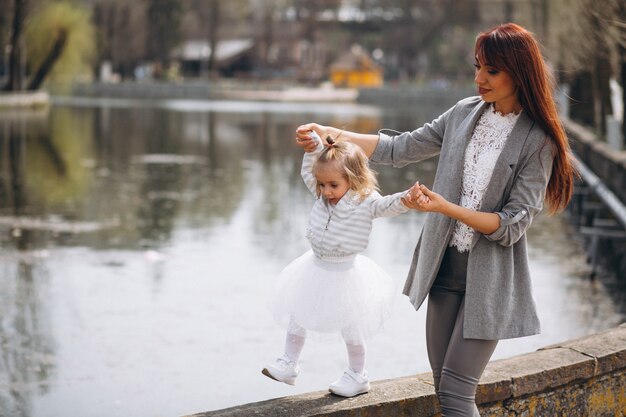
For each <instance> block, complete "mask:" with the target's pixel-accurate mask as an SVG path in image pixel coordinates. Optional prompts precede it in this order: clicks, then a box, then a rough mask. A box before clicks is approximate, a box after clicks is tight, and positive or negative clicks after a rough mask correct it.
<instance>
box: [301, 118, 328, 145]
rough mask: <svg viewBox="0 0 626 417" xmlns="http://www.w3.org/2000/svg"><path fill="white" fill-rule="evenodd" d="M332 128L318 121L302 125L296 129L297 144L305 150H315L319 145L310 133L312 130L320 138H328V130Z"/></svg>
mask: <svg viewBox="0 0 626 417" xmlns="http://www.w3.org/2000/svg"><path fill="white" fill-rule="evenodd" d="M330 130H331V128H329V127H327V126H322V125H318V124H317V123H307V124H304V125H301V126H299V127H298V128H297V129H296V145H298V146H299V147H301V148H302V149H304V150H305V152H313V151H314V150H315V148H316V147H317V144H316V143H315V141H314V140H313V138H311V136H310V135H309V134H310V133H311V131H314V132H315V133H317V134H318V136H319V137H320V138H326V137H327V136H328V135H329V133H328V132H329V131H330ZM322 140H325V139H322Z"/></svg>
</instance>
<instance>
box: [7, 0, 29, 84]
mask: <svg viewBox="0 0 626 417" xmlns="http://www.w3.org/2000/svg"><path fill="white" fill-rule="evenodd" d="M27 8H28V1H27V0H14V1H13V19H12V21H11V38H10V42H9V48H10V52H9V62H8V64H9V79H8V81H7V84H6V86H5V90H7V91H17V90H20V89H21V88H22V78H23V77H22V75H23V74H22V59H23V56H22V34H23V31H24V20H25V18H26V11H27Z"/></svg>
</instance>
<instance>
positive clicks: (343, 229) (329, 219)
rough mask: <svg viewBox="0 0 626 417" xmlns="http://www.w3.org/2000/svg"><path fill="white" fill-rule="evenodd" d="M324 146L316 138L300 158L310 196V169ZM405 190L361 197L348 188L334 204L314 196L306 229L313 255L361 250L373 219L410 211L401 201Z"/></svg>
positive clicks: (323, 256) (327, 256)
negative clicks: (311, 146)
mask: <svg viewBox="0 0 626 417" xmlns="http://www.w3.org/2000/svg"><path fill="white" fill-rule="evenodd" d="M323 149H324V146H323V145H322V143H321V142H320V141H318V146H317V149H316V150H315V151H313V152H309V153H305V154H304V159H303V161H302V179H303V180H304V183H305V184H306V186H307V187H308V189H309V190H310V191H311V192H312V193H313V195H316V186H317V180H316V178H315V176H314V175H313V169H312V168H313V164H314V162H315V160H316V159H317V156H318V155H319V154H320V153H321V152H322V150H323ZM406 193H407V191H406V190H405V191H402V192H399V193H395V194H392V195H388V196H382V195H380V193H378V192H377V191H373V192H372V193H370V194H369V195H368V196H367V197H365V198H364V199H363V200H361V197H360V196H359V194H358V193H356V192H355V191H353V190H348V191H347V192H346V194H345V195H344V196H343V197H342V198H341V200H339V201H338V202H337V204H335V205H334V206H333V205H332V204H330V203H328V201H327V200H326V199H325V198H324V197H322V196H320V197H317V195H316V197H317V198H316V200H315V204H314V205H313V209H312V210H311V214H310V216H309V224H308V227H307V231H306V237H307V239H308V240H309V242H310V244H311V249H312V250H313V253H314V254H315V256H317V257H318V258H320V259H323V260H327V261H333V260H344V259H345V258H350V257H352V256H354V255H356V254H357V253H359V252H362V251H364V250H365V248H366V247H367V244H368V242H369V236H370V232H371V230H372V222H373V220H374V219H375V218H377V217H391V216H396V215H398V214H401V213H405V212H407V211H408V210H409V209H408V208H407V207H406V206H405V205H404V204H403V203H402V201H401V198H402V197H403V196H404V195H405V194H406Z"/></svg>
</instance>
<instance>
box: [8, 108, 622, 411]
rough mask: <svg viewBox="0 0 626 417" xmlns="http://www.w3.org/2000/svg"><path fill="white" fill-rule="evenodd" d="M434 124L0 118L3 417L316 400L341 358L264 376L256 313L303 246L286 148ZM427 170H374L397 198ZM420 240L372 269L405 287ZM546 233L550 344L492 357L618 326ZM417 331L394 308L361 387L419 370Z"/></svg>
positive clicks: (268, 344)
mask: <svg viewBox="0 0 626 417" xmlns="http://www.w3.org/2000/svg"><path fill="white" fill-rule="evenodd" d="M450 100H451V102H452V101H453V100H454V98H451V99H450ZM446 107H447V104H446V103H442V104H437V105H436V106H435V105H432V106H426V105H425V106H423V107H420V108H419V109H415V112H413V111H412V110H413V109H411V111H407V110H406V109H404V110H402V109H401V110H396V109H381V108H376V107H372V106H356V105H337V104H300V105H293V104H285V103H237V102H196V101H164V102H150V103H137V102H132V101H123V100H101V101H94V102H90V101H84V100H76V101H73V102H67V101H62V100H58V102H57V105H55V106H54V107H52V108H51V109H50V112H49V113H44V114H39V115H37V116H24V115H18V116H15V115H14V116H11V117H2V116H0V123H1V128H0V152H1V154H0V232H1V233H0V245H1V247H2V253H1V254H0V317H1V318H2V319H1V322H0V323H1V327H0V343H1V346H2V359H1V363H0V414H2V415H4V414H8V415H18V416H25V417H27V416H28V417H43V416H57V415H67V414H75V415H82V416H90V415H106V416H114V415H135V416H144V415H145V416H154V415H182V414H188V413H193V412H199V411H204V410H210V409H215V408H223V407H227V406H231V405H235V404H239V403H243V402H249V401H257V400H262V399H267V398H270V397H276V396H282V395H290V394H294V393H297V392H305V391H311V390H319V389H324V388H325V387H326V386H327V383H328V382H329V381H330V380H332V379H335V378H336V376H337V375H335V372H336V371H337V372H339V371H340V369H341V367H342V366H343V352H342V351H341V346H340V345H338V346H321V345H314V346H312V347H310V348H308V350H306V351H305V352H304V353H303V361H304V362H303V368H304V369H305V370H306V372H303V378H302V381H299V385H298V387H297V388H296V389H288V388H287V387H282V386H278V384H273V383H271V381H266V380H265V379H263V378H262V377H260V376H259V375H260V374H259V369H260V366H261V364H263V363H264V362H265V361H266V360H268V358H271V357H272V356H273V355H274V354H275V351H276V349H278V348H279V347H280V344H281V343H282V342H281V338H282V331H281V330H280V329H275V328H274V327H273V326H272V323H271V319H270V318H269V317H268V315H267V312H266V310H265V308H264V299H265V298H266V296H267V295H268V293H269V291H270V290H271V284H272V282H273V279H274V277H275V276H276V274H277V272H278V271H279V270H280V269H281V268H282V267H283V266H284V265H285V264H286V263H287V262H289V261H290V260H291V259H293V257H295V256H297V255H299V254H300V253H302V252H303V251H304V250H305V249H306V247H307V244H306V240H305V239H304V225H305V223H306V218H307V215H308V212H309V210H310V207H311V204H312V196H311V195H310V193H309V192H308V190H306V188H305V187H304V186H303V184H302V180H301V178H300V161H301V151H300V149H299V148H297V147H296V146H294V145H293V143H292V138H293V132H294V129H295V127H296V126H297V125H298V124H300V123H303V122H306V121H309V120H316V121H318V122H320V123H326V124H332V125H335V126H343V127H346V128H348V129H354V130H358V131H376V130H377V129H378V128H380V127H382V126H386V127H387V126H389V127H394V128H396V129H398V130H404V129H411V128H413V127H414V126H416V125H418V124H420V123H422V122H424V121H428V120H430V119H432V118H433V117H434V116H436V115H438V114H439V113H440V112H441V111H443V110H445V108H446ZM27 117H28V118H27ZM435 163H436V161H431V162H428V163H423V164H420V165H417V166H409V167H406V168H404V169H393V168H389V167H380V166H376V167H375V169H376V170H378V171H379V173H380V176H379V177H380V184H381V187H382V189H383V191H384V192H393V191H396V190H399V189H403V188H406V187H408V186H409V185H410V184H412V183H413V182H414V181H415V180H416V179H420V180H421V181H422V182H424V183H426V184H431V183H432V179H433V176H434V169H435ZM422 221H423V217H422V216H421V215H420V214H418V213H410V214H407V215H403V216H399V217H396V218H392V219H380V221H379V223H378V224H377V225H376V226H375V228H374V232H373V236H372V242H371V244H370V247H369V248H368V251H369V252H370V253H369V255H370V256H373V257H374V258H375V259H376V260H377V262H379V263H380V264H381V265H382V266H383V267H384V268H385V269H387V270H388V271H389V272H390V273H391V274H392V276H393V277H394V279H396V281H397V284H398V286H400V285H401V284H402V281H403V280H404V274H405V273H406V269H407V263H408V261H409V259H410V257H411V254H412V251H413V247H414V244H415V242H416V239H417V235H418V233H419V231H420V230H421V226H422ZM542 221H545V223H541V224H540V226H539V227H535V228H534V229H533V232H532V233H531V234H530V235H529V242H530V250H531V263H532V268H533V271H534V274H535V277H536V278H535V283H536V286H537V302H538V306H539V308H540V315H541V318H542V322H543V324H544V335H542V336H540V337H537V338H534V339H533V338H530V339H525V340H523V341H518V342H516V343H515V344H510V345H507V344H506V343H504V344H503V346H502V347H501V348H500V347H499V349H500V350H499V352H498V355H499V357H502V356H510V355H511V354H515V353H519V352H521V351H528V350H532V349H534V348H537V347H540V346H543V345H546V344H549V343H551V342H557V341H560V340H564V339H567V338H571V337H576V336H580V335H582V334H587V333H591V332H594V331H597V330H600V329H604V328H606V327H610V326H612V325H615V324H616V323H619V322H620V321H621V320H622V317H621V315H620V314H619V312H617V311H616V309H615V307H614V306H613V304H612V303H611V302H610V298H609V297H608V296H607V294H606V291H604V290H603V288H602V287H597V288H592V287H590V286H589V283H588V281H587V280H585V278H584V271H585V268H586V266H585V263H584V255H582V253H581V252H580V248H579V247H578V246H577V245H576V243H575V242H572V240H571V239H570V236H569V234H568V229H567V226H566V224H565V223H564V222H563V221H562V219H561V218H556V219H552V220H550V221H548V220H542ZM565 318H566V319H565ZM422 320H423V317H422V312H420V313H417V314H416V313H415V312H414V311H413V310H412V308H411V307H410V306H409V304H408V303H407V302H406V300H405V299H404V298H403V297H399V298H398V305H397V309H396V312H395V316H394V318H393V319H392V321H391V323H390V325H389V328H388V329H387V331H386V333H385V335H384V336H383V337H381V338H379V339H377V341H375V342H374V343H373V344H372V347H371V352H370V356H371V359H370V365H369V367H370V372H371V373H372V374H373V375H375V376H374V379H383V378H391V377H394V376H400V375H408V374H411V373H415V372H422V371H425V370H427V369H428V363H427V360H426V353H425V345H424V341H423V336H422V335H423V322H422ZM564 320H565V321H566V323H564ZM390 355H391V356H393V357H394V358H395V360H394V361H389V360H388V358H389V356H390ZM327 358H334V359H332V360H328V359H327ZM390 362H392V363H390ZM233 367H234V368H233ZM172 398H174V399H176V401H171V399H172ZM94 410H97V411H94Z"/></svg>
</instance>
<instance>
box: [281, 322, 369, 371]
mask: <svg viewBox="0 0 626 417" xmlns="http://www.w3.org/2000/svg"><path fill="white" fill-rule="evenodd" d="M353 334H354V331H353V329H350V328H346V329H343V330H342V331H341V336H342V337H343V340H344V342H345V344H346V350H347V351H348V365H349V366H350V368H351V369H352V370H353V371H354V372H356V373H358V374H361V373H362V372H363V370H364V369H365V358H366V353H367V349H366V345H365V341H364V340H363V339H362V338H358V339H357V340H354V339H355V338H354V337H352V335H353ZM305 340H306V329H303V328H301V327H299V326H297V325H296V324H295V323H293V322H292V323H291V324H290V326H289V330H288V331H287V336H286V337H285V355H287V357H288V358H289V359H290V360H292V361H294V362H298V360H299V359H300V353H301V352H302V348H303V347H304V342H305Z"/></svg>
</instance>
